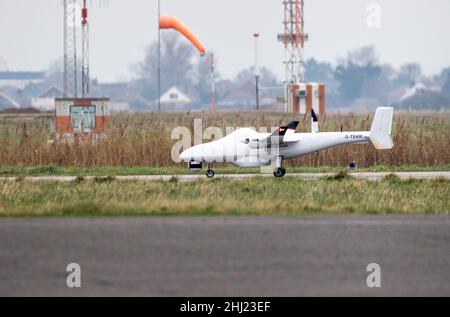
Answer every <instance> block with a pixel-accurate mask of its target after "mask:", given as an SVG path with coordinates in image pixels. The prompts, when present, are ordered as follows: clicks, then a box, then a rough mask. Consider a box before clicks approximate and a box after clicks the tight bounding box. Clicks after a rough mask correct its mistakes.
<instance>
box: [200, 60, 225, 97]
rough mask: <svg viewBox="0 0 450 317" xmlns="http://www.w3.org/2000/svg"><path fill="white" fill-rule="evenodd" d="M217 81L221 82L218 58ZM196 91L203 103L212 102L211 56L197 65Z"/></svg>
mask: <svg viewBox="0 0 450 317" xmlns="http://www.w3.org/2000/svg"><path fill="white" fill-rule="evenodd" d="M214 63H215V74H214V76H215V80H216V82H217V81H218V80H220V73H219V71H218V67H217V64H218V62H217V58H215V61H214ZM194 77H195V79H194V82H195V83H196V84H195V86H194V89H195V91H196V93H197V95H198V97H199V99H200V101H201V102H203V103H205V102H209V101H210V100H211V54H207V55H206V56H204V57H202V58H199V59H198V61H197V63H196V65H195V73H194Z"/></svg>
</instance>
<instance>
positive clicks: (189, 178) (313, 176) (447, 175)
mask: <svg viewBox="0 0 450 317" xmlns="http://www.w3.org/2000/svg"><path fill="white" fill-rule="evenodd" d="M390 174H395V175H397V176H398V177H400V178H401V179H450V172H402V173H350V176H352V177H355V178H358V179H365V180H369V181H377V180H380V179H382V178H383V177H385V176H387V175H390ZM334 175H336V173H299V174H289V173H288V174H287V175H286V176H287V177H296V178H299V179H302V180H318V179H320V178H323V177H329V176H334ZM257 176H258V177H273V174H223V175H216V176H215V177H216V178H228V179H233V180H243V179H248V178H253V177H257ZM174 177H176V178H177V179H178V180H179V181H180V182H194V181H197V180H199V179H200V180H201V179H205V178H206V176H205V175H204V174H203V173H200V174H196V175H176V176H171V175H143V176H117V177H116V179H117V180H121V181H133V180H139V181H161V180H162V181H170V180H172V179H173V178H174ZM76 178H77V177H76V176H37V177H25V178H24V179H25V180H30V181H58V182H73V181H75V180H76ZM93 178H94V177H93V176H87V177H85V179H87V180H89V179H93ZM16 179H17V177H0V181H1V180H3V181H4V180H11V181H14V180H16Z"/></svg>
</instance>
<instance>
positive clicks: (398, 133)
mask: <svg viewBox="0 0 450 317" xmlns="http://www.w3.org/2000/svg"><path fill="white" fill-rule="evenodd" d="M200 118H202V119H203V128H206V127H209V126H217V127H220V128H222V129H223V131H224V132H225V127H235V126H236V127H244V126H253V127H255V128H260V127H267V128H271V127H278V126H280V125H283V124H286V123H287V122H289V121H291V120H294V119H295V120H298V119H299V118H298V115H292V114H274V113H252V112H241V113H219V114H209V113H190V114H186V113H180V114H170V113H166V114H161V115H157V114H150V113H149V114H135V115H130V114H118V115H115V116H114V117H113V120H112V128H111V130H110V132H109V136H108V138H107V140H106V141H104V142H102V143H100V144H98V145H96V146H93V145H88V146H87V145H83V146H81V145H74V146H70V145H66V144H57V145H48V143H47V141H48V140H49V139H51V126H52V118H51V116H42V115H39V116H33V115H27V116H6V115H1V116H0V148H1V151H0V166H3V167H6V166H31V167H34V166H44V165H54V166H61V167H86V168H89V167H177V166H180V165H178V164H175V163H173V162H172V159H171V157H170V152H171V148H172V145H173V144H174V143H175V141H172V140H171V139H170V134H171V131H172V129H173V128H175V127H178V126H184V127H188V128H193V122H194V119H200ZM372 118H373V115H372V114H371V115H364V114H349V115H339V114H333V115H329V116H327V117H325V118H322V122H321V130H322V131H339V130H340V128H341V126H342V127H343V128H344V130H350V131H352V130H369V129H370V125H371V122H372ZM300 121H301V122H302V123H301V124H302V126H301V128H300V130H301V131H303V132H307V131H309V118H308V117H303V116H302V117H301V118H300ZM394 137H395V143H396V146H395V149H394V150H392V151H383V152H378V151H375V150H374V149H373V147H372V146H369V145H367V146H360V145H359V146H347V147H341V148H337V149H333V150H327V151H323V152H321V153H319V154H315V155H310V156H306V157H303V158H299V159H296V160H293V161H292V164H293V166H310V167H317V166H324V165H326V166H337V167H339V166H346V165H347V164H348V162H350V161H351V160H355V161H356V162H357V163H358V165H359V166H360V167H371V166H377V165H385V166H400V165H416V166H422V167H430V166H436V165H441V166H444V165H449V164H450V114H448V113H398V114H396V117H395V127H394Z"/></svg>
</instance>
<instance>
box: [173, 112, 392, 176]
mask: <svg viewBox="0 0 450 317" xmlns="http://www.w3.org/2000/svg"><path fill="white" fill-rule="evenodd" d="M393 116H394V109H393V108H378V109H377V111H376V114H375V119H374V121H373V124H372V129H371V130H370V131H367V132H325V133H319V127H318V120H317V116H316V114H315V113H314V111H312V131H311V133H295V130H296V129H297V127H298V125H299V122H298V121H295V122H292V123H290V124H288V125H287V126H284V127H280V128H278V129H277V131H275V132H274V133H273V134H270V133H258V132H256V131H255V130H253V129H249V128H243V129H239V130H236V131H235V132H233V133H231V134H230V135H228V136H226V137H225V138H223V139H220V140H217V141H214V142H210V143H206V144H201V145H197V146H194V147H191V148H190V149H187V150H186V151H184V152H183V153H182V154H181V155H180V158H181V159H182V160H183V161H185V162H187V163H189V169H190V170H191V171H192V172H199V171H201V170H202V168H203V163H204V162H206V163H207V164H208V171H207V172H206V176H207V177H208V178H213V177H214V175H215V173H214V171H213V170H212V168H211V165H212V164H213V163H231V164H233V165H235V166H237V167H263V166H269V165H274V173H273V174H274V176H275V177H278V178H280V177H283V176H285V175H286V169H285V168H284V166H283V161H284V160H288V159H292V158H296V157H300V156H304V155H307V154H311V153H315V152H318V151H321V150H325V149H329V148H333V147H337V146H341V145H346V144H367V143H372V144H373V145H374V147H375V148H376V149H377V150H387V149H392V148H393V147H394V143H393V141H392V122H393Z"/></svg>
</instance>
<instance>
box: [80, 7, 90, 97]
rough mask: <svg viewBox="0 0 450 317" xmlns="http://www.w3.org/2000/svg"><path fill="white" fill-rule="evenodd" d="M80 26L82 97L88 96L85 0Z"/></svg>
mask: <svg viewBox="0 0 450 317" xmlns="http://www.w3.org/2000/svg"><path fill="white" fill-rule="evenodd" d="M81 18H82V21H81V26H82V36H83V37H82V51H83V52H82V61H81V64H82V65H81V87H82V88H81V91H82V97H83V98H86V97H88V96H89V22H88V9H87V7H86V0H83V8H82V9H81Z"/></svg>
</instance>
